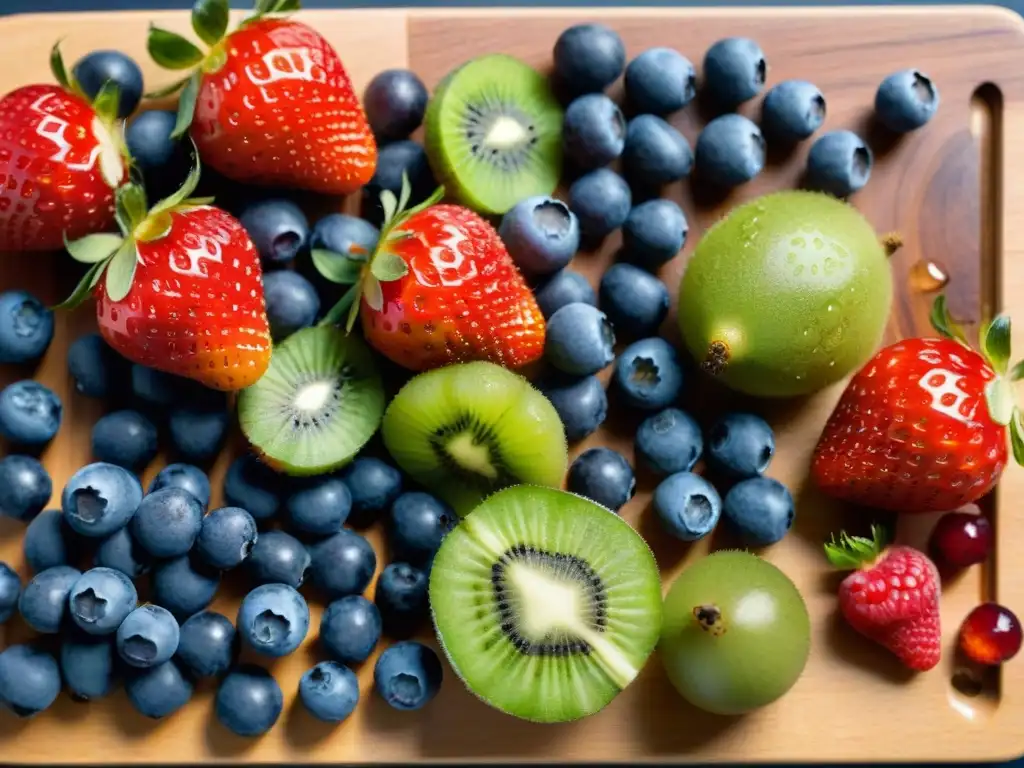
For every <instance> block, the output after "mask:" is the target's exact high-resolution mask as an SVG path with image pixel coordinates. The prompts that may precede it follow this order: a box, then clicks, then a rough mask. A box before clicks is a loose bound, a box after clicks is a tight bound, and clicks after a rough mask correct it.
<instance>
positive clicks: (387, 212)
mask: <svg viewBox="0 0 1024 768" xmlns="http://www.w3.org/2000/svg"><path fill="white" fill-rule="evenodd" d="M380 207H381V208H383V209H384V224H383V225H382V226H383V228H384V229H387V228H388V227H389V226H390V225H391V223H392V222H393V221H394V220H395V213H396V212H397V211H398V198H396V197H395V193H394V192H392V191H391V190H390V189H385V190H384V191H383V192H381V193H380Z"/></svg>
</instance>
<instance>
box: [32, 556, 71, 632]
mask: <svg viewBox="0 0 1024 768" xmlns="http://www.w3.org/2000/svg"><path fill="white" fill-rule="evenodd" d="M81 575H82V572H81V571H79V570H78V569H77V568H72V567H71V566H69V565H55V566H54V567H53V568H47V569H46V570H45V571H40V572H39V573H37V574H36V575H35V576H34V577H33V578H32V580H31V581H30V582H29V583H28V584H26V585H25V588H24V589H23V590H22V591H21V597H19V598H18V612H19V613H20V614H21V618H22V619H23V620H24V621H25V623H26V624H28V625H29V626H30V627H32V629H34V630H35V631H36V632H39V633H42V634H48V635H52V634H55V633H57V632H59V631H60V630H61V629H62V627H63V624H64V617H65V616H66V615H67V613H68V595H70V594H71V587H72V586H73V585H74V583H75V582H76V581H77V580H78V577H79V576H81Z"/></svg>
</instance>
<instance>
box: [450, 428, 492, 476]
mask: <svg viewBox="0 0 1024 768" xmlns="http://www.w3.org/2000/svg"><path fill="white" fill-rule="evenodd" d="M443 451H444V453H445V454H446V455H447V456H448V457H450V458H451V459H452V460H453V461H454V462H455V463H456V464H457V465H458V466H459V468H461V469H465V470H467V471H469V472H474V473H476V474H478V475H481V476H482V477H485V478H487V479H488V480H490V481H494V480H497V479H498V477H499V474H500V473H499V472H498V468H497V467H495V466H494V462H493V461H492V458H491V449H490V448H488V447H487V445H486V444H485V443H480V442H477V439H476V438H475V437H474V436H473V435H472V433H469V432H460V433H458V434H457V435H455V436H454V437H452V438H450V439H449V440H448V442H447V443H446V444H445V445H444V446H443Z"/></svg>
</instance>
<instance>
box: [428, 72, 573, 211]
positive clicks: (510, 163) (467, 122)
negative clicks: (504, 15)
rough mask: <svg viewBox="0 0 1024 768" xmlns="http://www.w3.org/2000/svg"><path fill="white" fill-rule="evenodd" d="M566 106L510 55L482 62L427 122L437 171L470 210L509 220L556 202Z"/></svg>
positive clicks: (450, 86)
mask: <svg viewBox="0 0 1024 768" xmlns="http://www.w3.org/2000/svg"><path fill="white" fill-rule="evenodd" d="M562 116H563V112H562V107H561V105H560V104H559V103H558V100H557V98H556V97H555V96H554V94H553V93H552V91H551V88H550V86H549V84H548V81H547V79H546V78H545V77H544V76H543V75H541V74H540V73H539V72H537V71H536V70H534V69H533V68H532V67H530V66H528V65H527V64H524V63H523V62H521V61H519V60H518V59H515V58H513V57H511V56H507V55H504V54H493V55H488V56H481V57H480V58H477V59H473V60H472V61H470V62H468V63H466V64H463V65H462V66H460V67H459V68H458V69H456V70H455V71H453V72H451V73H449V75H448V76H447V77H446V78H445V79H444V80H443V81H442V83H441V84H440V85H439V87H438V89H437V90H436V91H435V94H434V98H433V99H432V100H431V102H430V105H429V107H428V109H427V114H426V118H425V121H424V122H425V126H426V127H425V131H426V142H425V145H426V149H427V154H428V157H429V158H430V161H431V166H432V167H433V169H434V172H435V174H436V175H438V176H439V177H440V178H441V179H442V180H443V181H444V184H445V186H446V188H447V189H448V191H449V192H450V193H451V194H452V195H453V196H454V197H455V198H456V199H458V200H459V202H461V203H462V204H464V205H466V206H467V207H469V208H473V209H474V210H477V211H479V212H481V213H485V214H503V213H505V212H506V211H508V210H509V209H510V208H511V207H512V206H513V205H515V204H516V203H517V202H519V201H520V200H522V199H524V198H526V197H530V196H531V195H549V194H551V193H552V192H553V191H554V190H555V187H556V186H557V185H558V181H559V178H560V176H561V172H562Z"/></svg>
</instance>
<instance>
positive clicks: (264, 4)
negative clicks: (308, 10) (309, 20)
mask: <svg viewBox="0 0 1024 768" xmlns="http://www.w3.org/2000/svg"><path fill="white" fill-rule="evenodd" d="M301 7H302V3H301V2H300V0H256V6H255V7H254V8H253V16H254V17H255V18H259V17H260V16H266V15H268V14H271V13H292V12H293V11H297V10H299V8H301Z"/></svg>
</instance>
